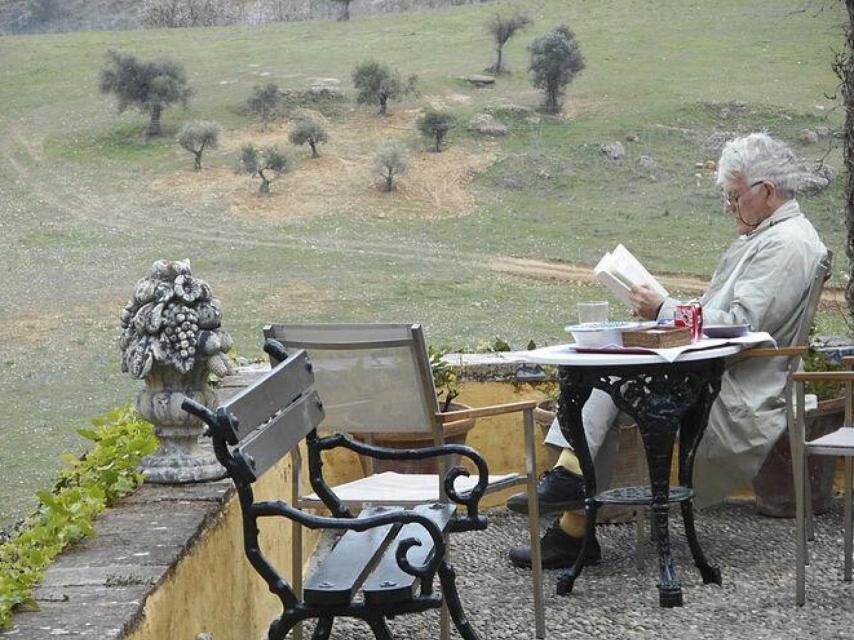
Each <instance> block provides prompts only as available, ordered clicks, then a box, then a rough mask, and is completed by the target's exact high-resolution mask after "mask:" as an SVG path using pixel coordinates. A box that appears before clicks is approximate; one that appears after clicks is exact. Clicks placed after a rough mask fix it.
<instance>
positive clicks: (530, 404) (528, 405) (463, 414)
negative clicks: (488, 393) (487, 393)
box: [436, 400, 537, 424]
mask: <svg viewBox="0 0 854 640" xmlns="http://www.w3.org/2000/svg"><path fill="white" fill-rule="evenodd" d="M536 408H537V401H536V400H524V401H522V402H511V403H508V404H496V405H491V406H488V407H475V408H472V409H460V410H459V411H446V412H440V413H437V414H436V419H437V420H438V421H439V422H440V423H441V424H446V423H448V422H456V421H457V420H467V419H469V418H487V417H489V416H500V415H504V414H507V413H516V412H517V411H533V410H534V409H536Z"/></svg>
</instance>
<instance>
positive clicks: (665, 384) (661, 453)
mask: <svg viewBox="0 0 854 640" xmlns="http://www.w3.org/2000/svg"><path fill="white" fill-rule="evenodd" d="M602 382H603V388H606V389H607V391H608V393H609V394H610V395H611V397H612V398H613V399H614V402H615V403H616V404H617V406H618V407H619V408H620V409H621V410H623V411H625V412H626V413H628V414H629V415H631V416H632V417H633V418H634V419H635V420H636V421H637V425H638V431H640V434H641V438H642V439H643V445H644V449H645V451H646V459H647V465H648V467H649V480H650V486H651V492H652V501H651V502H652V514H653V526H652V533H653V534H654V537H655V541H656V544H657V546H658V566H659V574H660V580H659V583H658V591H659V604H660V605H661V606H662V607H680V606H682V585H681V584H680V583H679V579H678V578H677V577H676V569H675V568H674V566H673V557H672V554H671V549H670V528H669V525H670V522H669V519H670V508H669V507H670V466H671V463H672V461H673V445H674V443H675V441H676V434H677V433H678V432H679V428H680V425H681V424H682V422H683V420H684V417H685V415H686V414H687V413H689V412H690V409H691V407H693V406H694V405H695V404H696V402H697V400H698V398H699V397H700V396H701V395H702V387H703V384H704V383H705V379H703V378H701V377H700V376H698V375H697V374H696V373H695V372H693V371H690V370H684V369H683V370H681V371H680V370H679V369H678V368H674V369H673V370H669V371H655V372H652V371H641V372H637V373H635V374H634V375H623V376H620V377H619V378H618V379H617V380H616V381H608V382H607V383H605V381H604V380H603V381H602Z"/></svg>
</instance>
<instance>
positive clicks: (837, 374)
mask: <svg viewBox="0 0 854 640" xmlns="http://www.w3.org/2000/svg"><path fill="white" fill-rule="evenodd" d="M792 381H793V382H854V371H797V372H795V373H793V374H792Z"/></svg>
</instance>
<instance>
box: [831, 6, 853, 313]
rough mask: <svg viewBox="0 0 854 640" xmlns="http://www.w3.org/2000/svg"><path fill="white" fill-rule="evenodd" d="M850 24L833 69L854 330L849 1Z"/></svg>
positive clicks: (848, 296) (850, 9)
mask: <svg viewBox="0 0 854 640" xmlns="http://www.w3.org/2000/svg"><path fill="white" fill-rule="evenodd" d="M845 8H846V9H847V11H848V24H847V26H846V30H845V45H846V46H845V51H842V52H839V53H837V54H836V60H835V61H834V63H833V70H834V71H835V72H836V75H838V76H839V79H840V80H841V85H840V87H841V92H842V101H843V105H844V107H845V125H844V126H845V130H844V135H843V148H842V158H843V162H844V163H845V230H846V238H845V254H846V255H847V256H848V284H847V285H846V287H845V301H846V302H847V303H848V304H847V306H848V325H849V327H854V0H845Z"/></svg>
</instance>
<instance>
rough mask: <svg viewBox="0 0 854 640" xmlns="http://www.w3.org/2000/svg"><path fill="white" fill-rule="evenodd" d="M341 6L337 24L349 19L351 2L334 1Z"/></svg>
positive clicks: (347, 0) (350, 0) (349, 0)
mask: <svg viewBox="0 0 854 640" xmlns="http://www.w3.org/2000/svg"><path fill="white" fill-rule="evenodd" d="M334 1H335V2H337V3H338V4H340V5H341V13H339V14H338V21H339V22H346V21H347V20H349V19H350V3H351V2H352V1H353V0H334Z"/></svg>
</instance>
